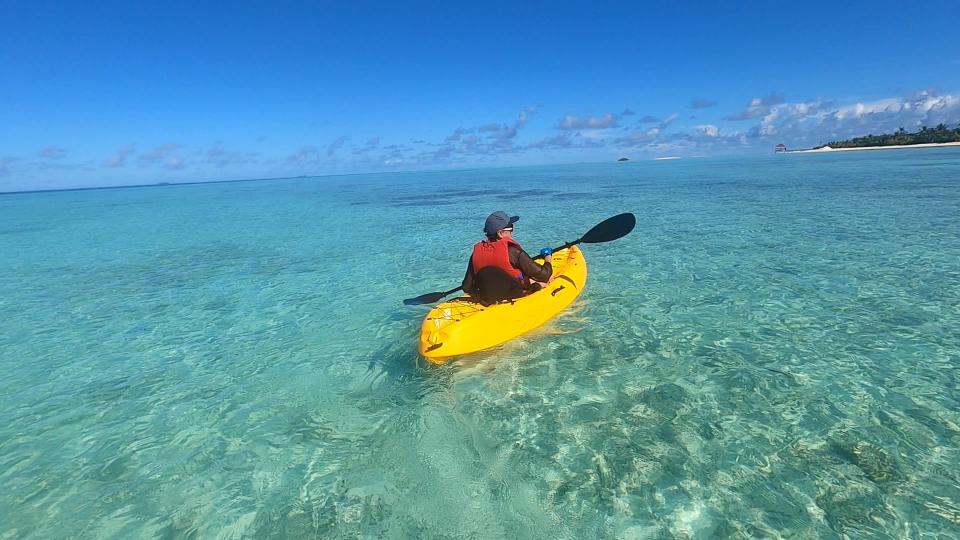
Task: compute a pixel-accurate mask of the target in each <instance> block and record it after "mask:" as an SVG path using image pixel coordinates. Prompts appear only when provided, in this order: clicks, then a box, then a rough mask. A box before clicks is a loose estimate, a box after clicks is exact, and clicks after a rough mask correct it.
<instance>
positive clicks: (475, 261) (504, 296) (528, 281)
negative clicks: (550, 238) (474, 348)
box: [463, 212, 553, 305]
mask: <svg viewBox="0 0 960 540" xmlns="http://www.w3.org/2000/svg"><path fill="white" fill-rule="evenodd" d="M519 219H520V217H519V216H512V217H511V216H508V215H507V213H506V212H494V213H492V214H490V216H489V217H487V221H486V223H484V226H483V232H484V233H485V234H486V236H487V238H486V239H485V240H483V241H480V242H477V243H476V244H474V246H473V253H472V254H471V256H470V262H469V263H468V264H467V273H466V275H464V276H463V290H464V291H465V292H467V293H468V294H470V295H471V296H474V297H476V298H478V299H479V300H480V302H481V303H483V304H486V305H489V304H495V303H497V302H501V301H503V300H511V299H514V298H520V297H521V296H524V295H526V294H529V293H531V292H534V291H538V290H540V288H541V287H542V286H543V285H542V284H543V283H547V282H548V281H550V278H551V276H552V275H553V266H552V265H551V257H550V253H549V251H550V250H549V249H548V250H544V251H545V256H544V263H543V265H542V266H541V265H539V264H537V263H536V262H534V261H533V259H532V258H530V256H529V255H527V252H525V251H524V250H523V248H522V247H521V246H520V244H518V243H517V241H516V240H514V239H513V224H514V223H516V222H517V221H518V220H519Z"/></svg>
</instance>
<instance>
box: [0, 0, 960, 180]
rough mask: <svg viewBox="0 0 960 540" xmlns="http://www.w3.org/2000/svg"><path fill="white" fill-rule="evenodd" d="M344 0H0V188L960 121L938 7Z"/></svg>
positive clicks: (558, 154) (664, 152)
mask: <svg viewBox="0 0 960 540" xmlns="http://www.w3.org/2000/svg"><path fill="white" fill-rule="evenodd" d="M141 4H142V5H141ZM345 4H346V3H323V2H271V3H267V2H257V3H244V2H237V3H236V4H234V5H228V4H226V3H223V4H212V3H211V4H203V5H201V3H196V2H143V3H136V2H135V3H130V2H122V3H121V2H95V3H86V2H56V3H54V2H36V1H30V2H25V1H23V2H21V1H13V2H11V1H5V0H0V13H2V16H0V191H10V190H22V189H53V188H65V187H83V186H100V185H122V184H142V183H154V182H180V181H206V180H229V179H240V178H264V177H279V176H298V175H322V174H338V173H356V172H374V171H390V170H420V169H436V168H445V167H450V168H454V167H474V166H499V165H526V164H541V163H542V164H547V163H572V162H583V161H609V160H613V159H616V158H618V157H620V156H629V157H631V158H634V159H648V158H654V157H663V156H715V155H728V154H750V153H767V152H770V151H772V148H773V146H774V145H775V144H777V143H781V142H783V143H785V144H787V145H788V146H791V147H801V146H810V145H814V144H818V143H821V142H826V141H829V140H831V139H834V138H846V137H849V136H855V135H862V134H866V133H878V132H881V131H885V130H894V129H896V128H897V127H900V126H903V127H905V128H907V129H913V128H916V127H918V126H920V125H923V124H926V125H935V124H936V123H938V122H941V121H942V122H946V123H948V124H950V125H951V126H955V125H956V124H957V123H958V122H960V46H958V45H957V39H956V35H957V32H958V27H957V21H960V2H956V1H928V2H923V3H919V4H915V5H907V4H904V3H902V2H870V3H862V5H860V6H855V5H847V4H846V3H839V2H834V3H817V2H806V3H803V5H800V4H795V3H793V4H790V3H783V2H781V3H774V2H762V3H761V2H756V3H753V2H750V3H746V2H742V3H741V2H728V3H714V2H710V3H702V4H701V3H692V2H691V3H678V4H677V5H675V6H665V5H652V6H645V5H642V4H641V3H637V2H623V3H612V2H611V3H607V2H583V3H558V2H535V3H534V2H530V3H519V2H514V3H481V2H470V3H455V2H435V3H419V2H418V3H406V4H403V5H400V4H399V3H373V2H353V3H349V5H345ZM513 4H522V5H513ZM716 4H724V5H716ZM727 4H729V5H727Z"/></svg>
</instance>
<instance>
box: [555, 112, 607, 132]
mask: <svg viewBox="0 0 960 540" xmlns="http://www.w3.org/2000/svg"><path fill="white" fill-rule="evenodd" d="M612 127H617V117H616V115H614V114H613V113H606V114H602V115H600V116H589V115H587V116H575V115H572V114H567V115H564V117H563V118H561V119H560V124H559V125H558V126H557V128H559V129H607V128H612Z"/></svg>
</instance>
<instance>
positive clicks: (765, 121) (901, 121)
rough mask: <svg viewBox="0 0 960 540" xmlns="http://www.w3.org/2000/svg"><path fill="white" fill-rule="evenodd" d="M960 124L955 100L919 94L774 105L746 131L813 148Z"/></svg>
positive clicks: (958, 104)
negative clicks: (890, 133) (877, 135)
mask: <svg viewBox="0 0 960 540" xmlns="http://www.w3.org/2000/svg"><path fill="white" fill-rule="evenodd" d="M958 121H960V96H955V95H938V94H936V93H933V92H921V93H920V94H917V95H915V96H905V97H894V98H886V99H879V100H874V101H863V102H857V103H850V104H845V105H839V106H838V105H835V104H833V103H830V102H825V101H822V100H813V101H807V102H801V103H783V104H780V105H776V106H773V107H771V108H770V109H769V111H768V112H767V113H766V114H765V115H764V116H763V117H762V118H761V120H760V123H759V124H757V125H755V126H754V127H753V128H751V130H750V134H751V136H752V137H754V138H758V137H777V138H778V139H783V140H785V141H789V142H790V143H791V144H792V145H802V144H817V143H822V142H827V141H828V140H836V139H845V138H849V137H856V136H862V135H867V134H871V133H873V134H879V133H888V132H893V131H896V130H897V129H898V128H900V127H904V128H906V129H908V130H915V129H917V128H919V127H921V126H929V127H933V126H935V125H937V124H939V123H941V122H942V123H945V124H947V125H950V126H953V125H955V124H956V123H957V122H958Z"/></svg>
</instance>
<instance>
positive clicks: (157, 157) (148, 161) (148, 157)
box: [140, 143, 186, 169]
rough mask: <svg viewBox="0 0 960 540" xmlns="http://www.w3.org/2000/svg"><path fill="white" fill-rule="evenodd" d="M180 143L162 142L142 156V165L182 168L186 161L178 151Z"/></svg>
mask: <svg viewBox="0 0 960 540" xmlns="http://www.w3.org/2000/svg"><path fill="white" fill-rule="evenodd" d="M179 150H180V145H178V144H175V143H166V144H161V145H160V146H158V147H156V148H154V149H153V150H151V151H149V152H147V153H146V154H143V155H141V156H140V165H141V166H143V165H162V166H163V167H165V168H167V169H182V168H183V167H184V166H185V165H186V163H185V161H184V160H183V158H181V157H180V156H179V155H178V154H177V152H178V151H179Z"/></svg>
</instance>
